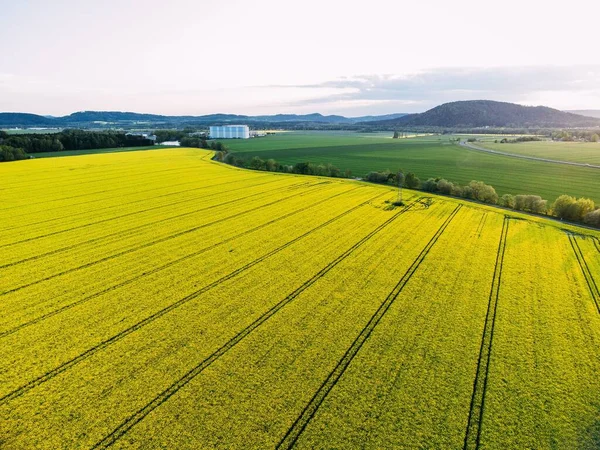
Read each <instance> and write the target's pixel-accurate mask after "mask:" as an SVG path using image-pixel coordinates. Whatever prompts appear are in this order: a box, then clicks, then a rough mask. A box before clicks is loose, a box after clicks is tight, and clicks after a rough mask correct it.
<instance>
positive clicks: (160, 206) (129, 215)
mask: <svg viewBox="0 0 600 450" xmlns="http://www.w3.org/2000/svg"><path fill="white" fill-rule="evenodd" d="M280 181H281V179H277V180H275V181H266V182H264V183H259V184H255V185H252V186H242V187H240V188H237V189H231V190H228V191H227V192H228V193H229V192H234V191H238V190H240V189H248V188H249V187H256V186H263V185H265V184H272V183H278V182H280ZM268 192H269V191H267V192H266V193H268ZM260 194H265V192H257V193H255V194H251V195H248V196H246V197H241V198H237V199H234V200H231V201H229V202H223V203H221V204H220V205H228V204H230V203H234V202H237V201H240V200H245V199H248V198H250V197H254V196H257V195H260ZM218 195H219V193H214V194H209V195H207V196H205V197H202V196H201V197H198V198H195V199H186V200H177V201H175V202H171V203H167V204H166V205H159V206H153V207H151V208H146V209H140V210H138V211H132V212H129V213H126V214H121V215H119V216H114V217H109V218H106V219H101V220H97V221H95V222H89V223H86V224H83V225H78V226H76V227H71V228H65V229H63V230H58V231H53V232H51V233H46V234H41V235H38V236H32V237H29V238H25V239H21V240H20V241H14V242H10V243H7V244H2V245H0V248H6V247H12V246H13V245H18V244H23V243H26V242H31V241H35V240H38V239H42V238H46V237H50V236H56V235H58V234H63V233H67V232H69V231H75V230H82V229H85V228H89V227H91V226H94V225H99V224H102V223H107V222H112V221H114V220H119V219H122V218H124V217H131V216H136V215H138V214H142V213H146V212H150V211H156V210H158V209H162V208H168V207H170V206H175V205H179V204H182V203H189V202H192V201H197V200H200V199H202V198H211V197H215V196H218Z"/></svg>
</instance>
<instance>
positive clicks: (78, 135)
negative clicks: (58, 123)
mask: <svg viewBox="0 0 600 450" xmlns="http://www.w3.org/2000/svg"><path fill="white" fill-rule="evenodd" d="M153 144H154V142H153V141H151V140H149V139H146V138H144V137H143V136H139V135H131V134H126V133H124V132H118V131H83V130H63V131H61V132H59V133H54V134H19V135H9V134H7V133H5V132H2V133H1V134H0V145H2V146H5V147H12V148H15V149H21V150H22V151H24V152H25V153H40V152H60V151H63V150H87V149H98V148H117V147H143V146H149V145H153ZM13 153H14V152H13Z"/></svg>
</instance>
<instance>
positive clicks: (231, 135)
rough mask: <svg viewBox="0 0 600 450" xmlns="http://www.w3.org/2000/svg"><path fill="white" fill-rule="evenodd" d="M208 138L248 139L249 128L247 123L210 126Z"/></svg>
mask: <svg viewBox="0 0 600 450" xmlns="http://www.w3.org/2000/svg"><path fill="white" fill-rule="evenodd" d="M209 134H210V139H248V138H249V137H250V129H249V128H248V125H224V126H221V127H210V133H209Z"/></svg>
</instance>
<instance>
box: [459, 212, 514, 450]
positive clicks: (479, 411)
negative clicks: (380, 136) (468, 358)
mask: <svg viewBox="0 0 600 450" xmlns="http://www.w3.org/2000/svg"><path fill="white" fill-rule="evenodd" d="M510 220H511V218H510V217H508V216H504V221H503V223H502V231H501V232H500V242H499V243H498V250H497V251H496V262H495V265H494V275H493V278H492V285H491V287H490V295H489V299H488V308H487V313H486V316H485V324H484V327H483V334H482V336H481V346H480V349H479V358H478V360H477V371H476V372H475V380H474V382H473V393H472V395H471V404H470V406H469V418H468V420H467V428H466V430H465V438H464V443H463V449H464V450H468V449H473V448H474V449H477V448H479V444H480V440H481V424H482V421H483V410H484V407H485V392H486V389H487V382H488V375H489V370H490V360H491V355H492V341H493V338H494V328H495V325H496V311H497V308H498V299H499V297H500V284H501V281H502V268H503V265H504V254H505V251H506V242H507V240H508V225H509V223H510V222H509V221H510Z"/></svg>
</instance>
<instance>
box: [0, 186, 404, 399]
mask: <svg viewBox="0 0 600 450" xmlns="http://www.w3.org/2000/svg"><path fill="white" fill-rule="evenodd" d="M386 194H389V192H383V193H380V194H377V195H376V196H374V197H371V198H370V199H369V200H366V201H364V202H362V203H360V204H358V205H356V206H355V207H353V208H351V209H348V210H346V211H344V212H343V213H341V214H339V215H337V216H336V217H333V218H331V219H329V220H327V221H325V222H323V223H322V224H320V225H318V226H316V227H314V228H313V229H311V230H309V231H307V232H306V233H304V234H302V235H300V236H298V237H296V238H294V239H292V240H290V241H288V242H286V243H285V244H283V245H281V246H279V247H277V248H275V249H273V250H271V251H269V252H267V253H265V254H264V255H262V256H260V257H258V258H256V259H255V260H253V261H251V262H249V263H247V264H245V265H243V266H242V267H239V268H238V269H236V270H234V271H233V272H230V273H229V274H227V275H225V276H223V277H221V278H219V279H218V280H215V281H213V282H212V283H209V284H207V285H206V286H204V287H202V288H200V289H198V290H197V291H195V292H192V293H191V294H188V295H186V296H185V297H183V298H181V299H179V300H177V301H176V302H174V303H171V304H170V305H168V306H166V307H164V308H162V309H161V310H159V311H157V312H155V313H153V314H151V315H150V316H147V317H146V318H145V319H142V320H140V321H139V322H137V323H135V324H134V325H131V326H130V327H128V328H126V329H124V330H122V331H120V332H119V333H117V334H115V335H113V336H112V337H110V338H108V339H105V340H104V341H102V342H100V343H98V344H96V345H95V346H93V347H91V348H89V349H87V350H86V351H84V352H83V353H80V354H79V355H78V356H76V357H74V358H72V359H70V360H69V361H66V362H64V363H62V364H61V365H59V366H58V367H55V368H54V369H52V370H50V371H48V372H46V373H45V374H43V375H40V376H38V377H37V378H35V379H33V380H31V381H29V382H28V383H26V384H24V385H22V386H20V387H18V388H17V389H15V390H13V391H11V392H9V393H8V394H5V395H4V396H2V397H0V405H3V404H5V403H7V402H8V401H10V400H13V399H15V398H17V397H20V396H21V395H23V394H24V393H26V392H28V391H30V390H31V389H33V388H35V387H36V386H39V385H40V384H42V383H45V382H46V381H49V380H51V379H52V378H54V377H56V376H57V375H59V374H61V373H63V372H65V371H66V370H68V369H70V368H71V367H73V366H75V365H76V364H78V363H80V362H82V361H83V360H85V359H87V358H89V357H90V356H92V355H94V354H95V353H97V352H99V351H101V350H103V349H105V348H107V347H109V346H110V345H112V344H114V343H116V342H118V341H120V340H121V339H123V338H124V337H126V336H128V335H129V334H131V333H133V332H135V331H137V330H139V329H141V328H143V327H144V326H146V325H148V324H150V323H152V322H154V321H155V320H156V319H158V318H160V317H162V316H164V315H165V314H167V313H169V312H171V311H173V310H175V309H177V308H179V307H180V306H182V305H184V304H186V303H188V302H190V301H191V300H194V299H196V298H197V297H199V296H200V295H202V294H204V293H206V292H208V291H210V290H211V289H213V288H215V287H217V286H219V285H220V284H222V283H224V282H226V281H228V280H230V279H232V278H234V277H236V276H238V275H239V274H241V273H243V272H245V271H247V270H248V269H250V268H252V267H254V266H255V265H257V264H259V263H261V262H263V261H264V260H266V259H267V258H270V257H271V256H273V255H275V254H277V253H279V252H280V251H282V250H284V249H286V248H287V247H289V246H291V245H293V244H294V243H296V242H298V241H300V240H301V239H304V238H305V237H307V236H310V235H311V234H312V233H314V232H315V231H317V230H319V229H321V228H325V227H326V226H328V225H330V224H331V223H333V222H335V221H337V220H339V219H341V218H342V217H344V216H346V215H348V214H350V213H352V212H354V211H355V210H357V209H359V208H361V207H363V206H365V205H367V204H369V203H370V202H372V201H373V200H375V199H376V198H378V197H381V196H383V195H386ZM407 209H408V207H407V208H405V209H403V210H402V211H400V213H403V212H404V211H406V210H407ZM400 213H397V214H396V215H394V216H393V217H394V218H396V217H397V216H398V215H400ZM389 220H390V219H388V221H386V222H385V223H389Z"/></svg>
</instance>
